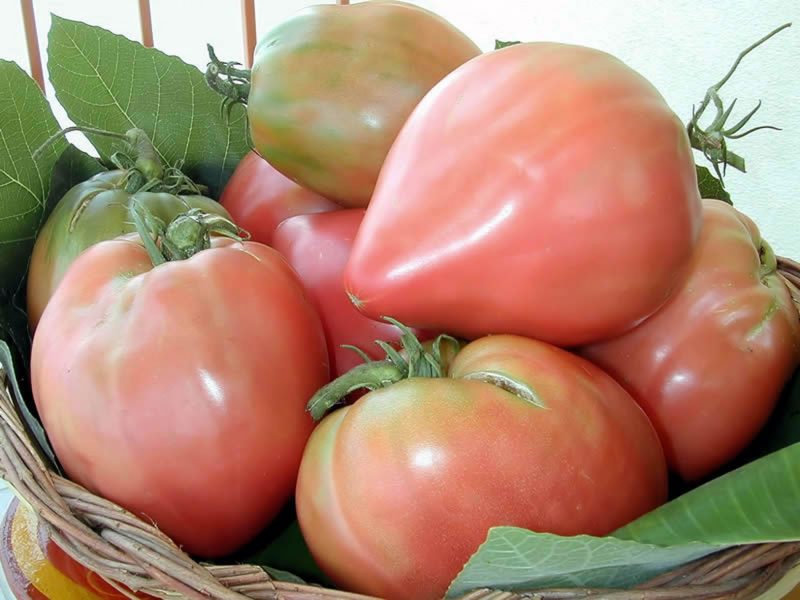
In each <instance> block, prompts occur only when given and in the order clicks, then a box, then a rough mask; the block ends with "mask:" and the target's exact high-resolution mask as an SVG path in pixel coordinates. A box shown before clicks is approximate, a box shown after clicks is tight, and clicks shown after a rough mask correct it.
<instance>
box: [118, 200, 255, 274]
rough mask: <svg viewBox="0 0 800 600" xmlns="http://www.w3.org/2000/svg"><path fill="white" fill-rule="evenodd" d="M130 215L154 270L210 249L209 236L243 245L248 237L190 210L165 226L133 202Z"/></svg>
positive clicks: (224, 222) (225, 221)
mask: <svg viewBox="0 0 800 600" xmlns="http://www.w3.org/2000/svg"><path fill="white" fill-rule="evenodd" d="M131 215H132V216H133V221H134V223H135V225H136V231H137V232H138V234H139V237H141V239H142V243H143V244H144V247H145V249H146V250H147V253H148V255H149V256H150V260H152V261H153V265H154V266H158V265H161V264H164V263H165V262H169V261H173V260H186V259H187V258H190V257H192V256H194V255H195V254H197V253H198V252H201V251H203V250H207V249H208V248H210V247H211V236H212V235H221V236H225V237H228V238H231V239H234V240H236V241H240V242H241V241H244V240H245V239H247V237H248V234H247V232H246V231H244V230H242V229H241V228H239V227H238V226H237V225H236V224H235V223H233V222H232V221H229V220H228V219H226V218H225V217H222V216H220V215H214V214H210V213H206V212H203V211H202V210H200V209H199V208H193V209H191V210H189V211H188V212H186V213H183V214H180V215H178V216H177V217H175V218H174V219H173V220H172V221H170V222H169V223H165V222H164V221H162V220H161V219H159V218H158V217H157V216H155V215H154V214H153V213H152V212H150V210H148V209H147V208H146V207H145V206H144V205H143V204H140V203H138V202H134V203H133V204H132V205H131Z"/></svg>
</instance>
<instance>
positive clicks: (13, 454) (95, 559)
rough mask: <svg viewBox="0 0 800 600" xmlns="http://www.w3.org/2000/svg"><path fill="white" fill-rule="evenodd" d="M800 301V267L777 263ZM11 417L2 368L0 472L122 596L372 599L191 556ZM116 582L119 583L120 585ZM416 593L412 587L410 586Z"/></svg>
mask: <svg viewBox="0 0 800 600" xmlns="http://www.w3.org/2000/svg"><path fill="white" fill-rule="evenodd" d="M778 264H779V268H780V271H781V275H782V276H783V278H784V280H785V281H786V282H787V284H788V286H789V288H790V290H791V291H792V294H793V296H794V297H795V301H796V302H798V303H799V304H800V264H798V263H796V262H794V261H791V260H789V259H785V258H779V259H778ZM35 448H36V446H35V445H34V443H33V442H32V441H31V440H30V438H29V436H28V433H27V431H26V429H25V427H24V426H23V423H22V420H21V419H20V417H19V415H18V414H17V409H16V407H15V404H14V401H13V399H12V397H11V394H10V393H9V391H8V388H7V386H6V380H5V373H3V372H2V369H0V477H2V478H3V479H5V480H6V481H7V482H8V484H9V485H10V486H11V487H12V489H13V490H14V491H15V493H16V494H17V496H18V497H19V498H20V500H21V501H22V502H23V503H24V504H25V505H27V506H28V507H30V508H31V509H32V510H33V511H34V513H35V514H36V516H37V518H38V519H39V520H40V522H41V524H42V526H43V527H44V528H45V531H46V533H47V535H48V537H49V538H50V539H52V540H53V541H54V542H55V543H56V544H57V545H58V546H60V547H61V548H62V549H63V550H64V552H66V553H67V554H68V555H69V556H70V557H72V558H73V559H74V560H76V561H78V562H79V563H81V564H82V565H84V566H85V567H87V568H88V569H90V570H92V571H94V572H95V573H96V574H97V575H99V576H100V577H102V578H104V579H105V580H106V581H108V582H109V584H110V585H112V586H114V587H115V588H117V589H119V590H120V591H121V592H123V593H125V594H126V595H130V596H131V597H133V596H132V595H131V594H129V593H127V592H125V588H129V589H131V590H134V591H138V592H144V593H146V594H149V595H151V596H155V597H157V598H169V599H174V598H187V599H189V600H247V599H250V600H279V599H280V600H329V599H341V600H375V599H374V598H370V597H369V596H363V595H360V594H351V593H347V592H342V591H339V590H331V589H326V588H322V587H318V586H314V585H306V584H294V583H287V582H281V581H276V580H274V579H272V578H271V577H270V576H269V575H268V574H267V573H266V572H265V571H264V570H263V569H261V568H260V567H257V566H253V565H229V566H220V565H208V564H200V563H197V562H195V561H194V560H193V559H192V558H191V557H190V556H188V555H187V554H186V553H185V552H183V551H182V550H181V549H180V548H178V547H177V546H176V544H175V543H174V542H173V541H172V540H171V539H170V538H169V537H167V536H166V535H164V534H163V533H162V532H161V531H159V530H158V529H157V528H156V527H155V526H154V525H152V524H151V523H147V522H145V521H143V520H142V519H140V518H138V517H137V516H135V515H133V514H131V513H130V512H128V511H126V510H124V509H123V508H121V507H119V506H118V505H116V504H114V503H113V502H109V501H108V500H105V499H104V498H101V497H99V496H96V495H94V494H92V493H91V492H89V491H87V490H86V489H84V488H83V487H81V486H79V485H77V484H75V483H73V482H71V481H69V480H68V479H65V478H63V477H61V476H59V475H57V474H56V473H53V472H51V471H50V470H49V469H48V468H47V467H46V466H45V464H44V462H43V461H42V459H41V458H40V456H39V454H38V452H37V450H36V449H35ZM798 564H800V543H794V542H792V543H789V542H785V543H771V544H752V545H744V546H737V547H732V548H729V549H727V550H723V551H721V552H718V553H715V554H713V555H711V556H707V557H705V558H702V559H699V560H697V561H694V562H692V563H689V564H686V565H683V566H681V567H679V568H677V569H674V570H672V571H670V572H668V573H665V574H663V575H660V576H658V577H656V578H654V579H652V580H650V581H648V582H646V583H644V584H642V585H639V586H637V587H636V588H635V589H630V590H611V589H584V588H574V589H546V590H529V591H516V592H505V591H499V590H489V589H482V590H476V591H474V592H471V593H469V594H467V595H465V596H463V597H462V598H461V600H521V599H523V598H530V599H534V598H535V599H537V600H572V599H578V598H593V599H594V598H607V599H610V600H634V599H636V600H683V599H695V600H697V599H714V598H730V599H735V600H751V599H753V598H756V597H757V596H759V595H760V594H762V593H763V592H764V591H766V590H768V589H769V588H771V587H772V586H774V585H775V584H776V583H777V582H778V581H779V580H780V579H781V578H782V577H783V576H784V575H785V574H786V573H787V572H788V571H789V570H790V569H791V568H793V567H794V566H796V565H798ZM123 586H124V587H123ZM408 597H409V598H414V590H409V595H408Z"/></svg>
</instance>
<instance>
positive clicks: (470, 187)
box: [345, 43, 701, 346]
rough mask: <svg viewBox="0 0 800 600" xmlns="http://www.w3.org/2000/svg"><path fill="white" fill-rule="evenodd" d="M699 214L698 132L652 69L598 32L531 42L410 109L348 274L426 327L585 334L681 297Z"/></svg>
mask: <svg viewBox="0 0 800 600" xmlns="http://www.w3.org/2000/svg"><path fill="white" fill-rule="evenodd" d="M476 132H480V134H479V135H476ZM700 224H701V218H700V199H699V194H698V191H697V181H696V174H695V167H694V160H693V158H692V153H691V148H690V145H689V140H688V137H687V135H686V132H685V130H684V127H683V125H682V124H681V122H680V120H679V119H678V117H677V116H676V115H675V114H674V113H673V112H672V111H671V110H670V109H669V107H668V106H667V105H666V103H665V101H664V100H663V98H662V97H661V96H660V95H659V94H658V92H657V91H656V90H655V89H654V88H653V86H652V85H651V84H650V83H649V82H648V81H647V80H645V79H644V78H643V77H641V76H640V75H639V74H637V73H636V72H635V71H633V70H632V69H630V68H629V67H627V66H626V65H625V64H624V63H622V62H621V61H619V60H617V59H615V58H613V57H611V56H610V55H608V54H605V53H603V52H600V51H597V50H593V49H589V48H583V47H579V46H570V45H564V44H553V43H528V44H518V45H515V46H510V47H507V48H504V49H502V50H497V51H493V52H488V53H486V54H483V55H482V56H479V57H477V58H475V59H473V60H471V61H469V62H468V63H466V64H465V65H463V66H461V67H460V68H458V69H457V70H456V71H454V72H453V73H451V74H450V75H449V76H448V77H446V78H445V79H443V80H442V81H441V82H440V83H439V84H438V85H437V86H436V87H435V88H434V89H433V90H431V92H430V93H428V95H426V97H425V98H424V99H423V100H422V102H420V104H419V105H418V106H417V108H416V109H415V111H414V112H413V113H412V115H411V117H410V118H409V119H408V121H407V122H406V124H405V125H404V127H403V129H402V130H401V132H400V134H399V136H398V138H397V140H396V141H395V143H394V145H393V146H392V149H391V152H390V153H389V156H388V157H387V160H386V162H385V164H384V167H383V169H382V171H381V175H380V179H379V181H378V184H377V186H376V189H375V194H374V195H373V198H372V201H371V203H370V208H369V211H368V212H367V216H366V218H365V219H364V223H363V225H362V227H361V229H360V230H359V234H358V236H357V238H356V241H355V244H354V246H353V253H352V255H351V259H350V261H349V264H348V266H347V269H346V271H345V287H346V289H347V290H348V291H349V292H350V293H351V294H352V295H353V296H354V297H355V299H356V302H357V303H358V305H359V307H360V308H361V310H363V311H364V312H365V313H366V314H367V315H369V316H372V317H375V316H376V315H380V314H390V315H392V316H394V317H395V318H397V319H398V320H400V321H401V322H403V323H406V324H407V325H413V326H415V327H424V328H433V329H439V330H442V331H448V332H450V333H453V334H456V335H461V336H463V337H467V338H475V337H480V336H482V335H487V334H494V333H515V334H519V335H525V336H528V337H533V338H536V339H542V340H545V341H548V342H551V343H554V344H557V345H562V346H572V345H576V344H581V343H589V342H592V341H597V340H600V339H604V338H608V337H612V336H614V335H618V334H620V333H622V332H623V331H625V330H627V329H629V328H631V327H633V326H634V325H636V324H637V323H639V322H641V321H642V320H643V319H644V318H645V317H647V316H648V315H650V314H652V313H653V312H655V311H656V310H657V309H658V308H659V307H660V306H661V305H662V304H663V303H664V302H665V301H666V300H667V299H668V297H669V295H670V293H671V292H672V290H673V289H674V288H675V287H676V286H677V285H678V283H679V282H680V280H681V278H682V277H683V273H684V271H685V268H686V266H687V265H688V262H689V259H690V257H691V253H692V249H693V248H694V245H695V243H696V239H697V236H698V232H699V228H700ZM418 290H425V299H424V302H420V301H419V292H418Z"/></svg>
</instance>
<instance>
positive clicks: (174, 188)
mask: <svg viewBox="0 0 800 600" xmlns="http://www.w3.org/2000/svg"><path fill="white" fill-rule="evenodd" d="M73 131H80V132H82V133H88V134H92V135H101V136H104V137H110V138H114V139H117V140H120V142H121V144H120V146H121V147H120V149H119V150H117V151H116V152H114V153H113V154H112V155H111V156H110V157H109V160H110V161H111V163H112V164H113V165H114V166H115V167H116V168H118V169H121V170H123V171H125V177H124V178H123V180H122V183H121V184H120V187H121V188H123V189H124V190H125V191H126V192H128V193H130V194H135V193H137V192H164V193H168V194H175V195H178V194H187V193H188V194H198V195H199V194H203V193H205V191H206V190H205V188H204V187H203V186H200V185H197V184H196V183H194V182H193V181H192V180H191V179H189V178H188V177H187V176H186V175H184V174H183V172H182V171H181V170H180V165H176V166H174V167H165V166H164V162H163V161H162V160H161V157H160V156H159V154H158V150H156V147H155V146H154V145H153V142H151V141H150V138H149V137H148V136H147V133H145V131H144V130H143V129H139V128H138V127H134V128H133V129H129V130H128V131H126V132H125V133H117V132H114V131H107V130H105V129H97V128H95V127H83V126H79V125H76V126H72V127H66V128H64V129H62V130H61V131H58V132H56V133H54V134H53V135H52V136H50V137H49V138H48V139H47V140H45V142H44V143H43V144H42V145H41V146H40V147H39V148H37V150H36V151H35V152H34V153H33V156H34V158H36V156H38V155H39V154H41V153H42V152H43V151H44V150H45V149H46V148H47V147H49V146H50V145H51V144H52V143H53V142H54V141H56V140H57V139H59V138H61V137H63V136H65V135H66V134H68V133H71V132H73Z"/></svg>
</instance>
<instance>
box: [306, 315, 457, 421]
mask: <svg viewBox="0 0 800 600" xmlns="http://www.w3.org/2000/svg"><path fill="white" fill-rule="evenodd" d="M382 320H384V321H387V322H388V323H391V324H392V325H394V326H395V327H397V328H398V329H400V332H401V335H400V346H401V348H400V350H397V349H396V348H394V347H392V346H391V345H390V344H388V343H386V342H384V341H381V340H377V341H376V342H375V343H376V344H377V345H378V346H379V347H380V348H381V349H382V350H383V351H384V353H385V354H386V358H385V359H383V360H369V357H368V356H367V355H366V353H364V352H363V351H361V350H359V349H358V348H356V347H355V346H346V347H347V348H350V349H351V350H354V351H356V352H358V354H359V356H361V357H362V358H364V359H365V361H366V362H365V363H364V364H362V365H358V366H357V367H354V368H353V369H351V370H350V371H348V372H347V373H345V374H343V375H341V376H339V377H338V378H337V379H334V380H333V381H331V382H330V383H329V384H327V385H325V386H323V387H322V388H320V389H319V390H318V391H317V393H316V394H314V396H313V397H312V398H311V400H309V402H308V405H307V406H306V408H307V409H308V411H309V412H310V413H311V417H312V418H313V419H314V420H315V421H318V420H320V419H321V418H322V417H324V416H325V413H327V412H328V411H329V410H330V409H331V408H333V407H334V406H335V405H337V404H339V403H340V402H342V401H343V400H344V398H345V397H346V396H347V395H348V394H350V393H351V392H354V391H356V390H360V389H367V390H370V391H372V390H376V389H378V388H382V387H387V386H390V385H392V384H395V383H397V382H398V381H400V380H402V379H409V378H411V377H446V376H447V373H446V370H447V369H446V367H445V364H446V363H447V362H448V361H449V356H447V357H446V356H445V355H443V354H442V351H443V349H442V343H445V342H446V343H451V344H454V347H455V348H456V349H458V348H459V347H460V344H459V342H458V340H456V339H455V338H453V337H452V336H449V335H446V334H442V335H439V336H438V337H437V338H436V339H435V340H434V342H433V344H432V346H431V350H430V351H428V350H426V349H425V347H424V346H423V345H422V343H421V342H420V341H419V339H418V338H417V336H416V335H414V332H413V331H411V329H409V328H408V327H406V326H405V325H403V324H402V323H400V322H399V321H397V320H396V319H393V318H391V317H383V319H382Z"/></svg>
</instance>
